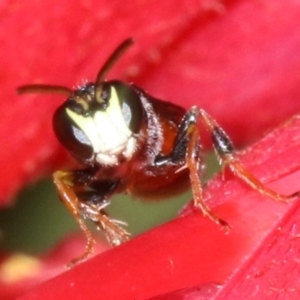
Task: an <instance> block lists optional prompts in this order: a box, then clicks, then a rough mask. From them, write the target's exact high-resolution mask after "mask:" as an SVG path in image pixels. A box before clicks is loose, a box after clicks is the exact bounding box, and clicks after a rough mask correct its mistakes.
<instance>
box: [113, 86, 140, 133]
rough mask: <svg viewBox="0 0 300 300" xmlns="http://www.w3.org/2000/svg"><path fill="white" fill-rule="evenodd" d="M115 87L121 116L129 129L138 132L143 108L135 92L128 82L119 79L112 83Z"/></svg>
mask: <svg viewBox="0 0 300 300" xmlns="http://www.w3.org/2000/svg"><path fill="white" fill-rule="evenodd" d="M112 87H113V88H115V90H116V93H117V96H118V100H119V103H120V107H121V110H122V114H123V118H124V121H125V123H126V125H127V126H128V128H129V130H130V131H131V132H133V133H138V132H139V130H140V128H141V125H142V123H143V118H144V110H143V106H142V103H141V99H140V97H139V95H138V94H137V92H136V91H135V90H134V89H133V88H132V87H131V86H130V85H128V84H125V83H122V82H120V81H115V82H113V83H112Z"/></svg>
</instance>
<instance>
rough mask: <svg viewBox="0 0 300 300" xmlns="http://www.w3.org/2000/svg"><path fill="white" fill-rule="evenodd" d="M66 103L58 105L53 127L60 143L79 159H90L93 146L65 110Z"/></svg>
mask: <svg viewBox="0 0 300 300" xmlns="http://www.w3.org/2000/svg"><path fill="white" fill-rule="evenodd" d="M66 109H67V105H66V104H63V105H62V106H60V107H59V108H58V109H57V110H56V112H55V114H54V116H53V129H54V132H55V134H56V136H57V138H58V140H59V141H60V142H61V144H62V145H63V146H64V147H65V148H66V149H67V150H68V151H70V152H71V153H72V154H73V155H74V156H75V157H77V158H79V159H84V160H86V159H90V158H91V157H92V156H93V148H92V146H91V144H90V141H89V140H88V138H87V137H86V135H85V134H84V132H83V131H82V130H81V129H80V128H79V127H77V126H76V125H75V123H74V122H73V121H72V119H71V118H70V116H69V115H68V114H67V112H66Z"/></svg>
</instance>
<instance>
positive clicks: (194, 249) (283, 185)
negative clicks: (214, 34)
mask: <svg viewBox="0 0 300 300" xmlns="http://www.w3.org/2000/svg"><path fill="white" fill-rule="evenodd" d="M299 129H300V119H299V118H294V119H293V120H292V121H290V122H289V123H288V124H286V126H283V127H281V128H279V129H278V130H276V131H274V132H273V133H271V134H270V135H269V136H268V137H266V138H265V139H264V140H262V141H261V142H259V143H258V144H257V145H255V146H254V147H253V148H252V149H249V150H247V152H246V153H245V154H244V155H243V156H242V157H241V161H242V162H243V163H244V164H245V165H246V166H247V167H248V168H249V169H250V170H251V172H253V173H254V174H256V175H257V176H258V177H259V178H260V179H261V180H263V181H264V182H265V183H266V184H267V185H268V186H270V187H272V188H274V189H275V190H276V191H279V192H281V193H284V194H291V193H293V192H295V191H297V190H299V188H300V183H299V182H300V164H299V159H298V160H297V159H295V158H297V157H300V134H299V132H300V130H299ZM205 198H206V200H207V201H208V202H209V204H210V206H211V207H214V208H213V210H214V212H216V213H217V214H218V215H219V216H220V217H221V218H223V219H225V220H226V221H227V222H229V224H230V225H231V226H232V229H231V231H230V232H229V233H228V234H226V233H225V232H223V231H222V230H221V228H220V227H218V226H216V225H215V224H214V223H212V222H211V221H209V220H208V219H207V218H204V217H203V216H202V215H201V213H200V212H199V213H190V214H187V215H185V216H182V217H180V218H177V219H176V220H174V221H172V222H170V223H168V224H165V225H163V226H161V227H159V228H157V229H154V230H152V231H150V232H148V233H146V234H144V235H141V236H139V237H137V238H135V239H133V240H131V241H130V242H128V243H126V244H124V245H122V246H120V247H117V248H115V249H113V250H110V251H107V252H105V253H103V254H101V255H99V256H96V257H95V258H93V259H90V260H89V261H87V262H86V263H83V264H81V265H79V266H78V267H76V268H74V269H72V270H71V271H69V272H66V273H64V274H62V275H60V276H58V277H56V278H54V279H53V280H51V281H49V282H47V283H45V284H43V285H41V286H39V287H37V288H36V289H35V290H33V291H32V292H30V293H29V294H28V295H26V296H24V297H22V298H21V299H22V300H27V299H43V300H45V299H67V298H70V299H85V298H86V297H88V299H90V300H91V299H99V297H101V298H102V299H122V300H125V299H148V298H151V297H154V296H157V295H161V294H166V293H170V292H172V291H176V290H179V289H186V288H191V287H194V286H197V287H198V289H199V290H200V292H199V294H200V295H201V294H202V295H203V290H202V292H201V287H203V288H204V293H205V295H207V286H209V287H212V288H213V287H216V286H217V287H218V288H217V289H216V288H215V289H212V290H213V293H212V295H211V298H206V299H228V297H232V295H234V297H233V298H234V299H245V298H246V296H247V295H248V296H249V294H254V295H255V296H256V297H255V298H256V299H274V298H275V297H276V295H278V291H279V292H281V294H282V295H284V296H285V297H283V299H287V298H288V299H298V298H299V289H298V286H299V284H297V282H299V279H298V278H299V274H298V273H299V272H298V270H299V268H298V264H299V262H298V259H297V255H298V251H299V246H300V239H299V225H300V223H299V218H298V214H299V199H295V200H294V201H292V202H291V203H290V204H285V203H282V202H281V203H279V202H276V201H274V200H272V199H269V198H267V197H263V196H261V195H259V194H258V193H257V192H256V191H254V190H252V189H250V188H249V187H248V186H245V185H244V184H243V183H242V182H241V181H240V180H238V179H236V178H233V177H232V176H231V177H228V178H226V180H225V181H223V180H222V179H221V178H217V179H215V180H213V181H212V182H211V183H210V184H209V185H208V187H207V189H206V190H205ZM280 270H284V271H286V272H287V273H286V272H284V273H283V274H282V273H281V275H280V276H279V275H278V274H279V273H280ZM194 290H195V289H194ZM194 290H193V289H192V290H191V289H190V290H188V292H187V293H186V294H189V292H191V291H192V292H194ZM246 292H247V293H248V294H246ZM87 295H88V296H87ZM176 295H177V296H178V293H177V294H175V296H176ZM229 295H230V296H229ZM296 296H297V297H296ZM161 299H165V298H164V297H163V298H161ZM166 299H167V298H166ZM169 299H173V298H169ZM174 299H183V298H180V297H179V298H174Z"/></svg>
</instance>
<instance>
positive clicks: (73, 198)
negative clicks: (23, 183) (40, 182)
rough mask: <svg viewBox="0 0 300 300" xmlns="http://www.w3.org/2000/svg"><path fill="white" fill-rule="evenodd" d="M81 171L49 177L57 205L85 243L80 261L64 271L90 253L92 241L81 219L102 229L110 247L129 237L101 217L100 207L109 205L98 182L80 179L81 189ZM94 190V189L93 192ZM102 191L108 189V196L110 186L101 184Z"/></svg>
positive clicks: (58, 173) (107, 219)
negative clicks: (69, 218)
mask: <svg viewBox="0 0 300 300" xmlns="http://www.w3.org/2000/svg"><path fill="white" fill-rule="evenodd" d="M83 171H84V170H83ZM83 171H73V172H64V171H57V172H55V173H54V174H53V179H54V184H55V186H56V188H57V190H58V193H59V196H60V199H61V201H62V202H63V204H64V205H65V206H66V207H67V209H68V210H69V212H70V213H71V214H72V216H73V217H74V218H75V220H76V222H77V223H78V225H79V226H80V228H81V230H82V231H83V233H84V235H85V237H86V240H87V242H86V248H85V252H84V253H83V254H82V255H81V256H80V257H78V258H76V259H74V260H72V261H71V262H70V263H69V264H68V265H67V268H71V267H73V266H74V265H76V264H78V263H81V262H83V261H85V260H86V259H87V258H88V257H89V256H90V255H91V254H92V253H93V251H94V244H95V239H94V237H93V235H92V233H91V231H90V230H89V228H88V227H87V225H86V223H85V221H84V218H89V219H91V220H92V221H94V222H95V223H96V224H97V225H98V226H99V227H100V228H101V229H103V231H104V234H105V236H106V237H107V239H108V241H109V242H110V243H111V244H113V245H116V244H120V243H121V242H122V241H125V240H127V239H128V236H129V234H128V233H127V232H126V231H125V230H124V229H123V228H121V227H120V226H119V225H118V222H117V221H115V220H111V219H110V218H109V217H108V216H107V215H106V214H105V213H104V207H106V206H107V205H108V204H109V202H108V197H106V194H104V193H105V192H107V190H106V191H105V190H104V191H103V190H100V188H101V187H103V185H101V182H97V184H95V183H94V182H92V183H89V184H88V183H87V182H88V179H84V182H81V185H80V184H79V181H80V177H81V178H83V177H82V175H83V174H81V173H82V172H83ZM90 178H91V177H90ZM90 178H89V180H90ZM95 186H96V187H97V188H96V189H95ZM104 187H106V188H109V189H110V190H109V192H112V188H113V187H114V186H113V185H110V186H109V185H107V184H105V185H104ZM103 194H104V195H103ZM78 195H79V196H78Z"/></svg>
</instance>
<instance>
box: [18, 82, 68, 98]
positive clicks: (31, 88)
mask: <svg viewBox="0 0 300 300" xmlns="http://www.w3.org/2000/svg"><path fill="white" fill-rule="evenodd" d="M17 93H18V94H42V93H43V94H63V95H66V96H70V95H71V94H72V93H73V91H72V90H71V89H69V88H67V87H65V86H60V85H48V84H28V85H22V86H20V87H18V88H17Z"/></svg>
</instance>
